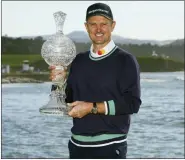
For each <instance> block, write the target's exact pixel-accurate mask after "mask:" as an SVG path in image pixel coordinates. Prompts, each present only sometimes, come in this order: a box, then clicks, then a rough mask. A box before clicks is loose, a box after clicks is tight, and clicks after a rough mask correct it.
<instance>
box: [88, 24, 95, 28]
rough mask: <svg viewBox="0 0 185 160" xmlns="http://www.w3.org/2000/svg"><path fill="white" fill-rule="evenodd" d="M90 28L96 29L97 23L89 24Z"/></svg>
mask: <svg viewBox="0 0 185 160" xmlns="http://www.w3.org/2000/svg"><path fill="white" fill-rule="evenodd" d="M88 24H89V26H90V27H95V26H96V23H88Z"/></svg>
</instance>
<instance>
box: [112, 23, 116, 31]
mask: <svg viewBox="0 0 185 160" xmlns="http://www.w3.org/2000/svg"><path fill="white" fill-rule="evenodd" d="M115 26H116V21H113V22H112V31H113V30H114V28H115Z"/></svg>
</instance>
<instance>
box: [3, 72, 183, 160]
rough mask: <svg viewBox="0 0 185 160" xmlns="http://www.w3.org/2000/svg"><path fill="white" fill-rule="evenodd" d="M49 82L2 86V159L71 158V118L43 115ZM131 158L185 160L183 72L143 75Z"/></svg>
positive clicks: (134, 117)
mask: <svg viewBox="0 0 185 160" xmlns="http://www.w3.org/2000/svg"><path fill="white" fill-rule="evenodd" d="M50 87H51V82H45V83H24V84H19V83H15V84H2V88H1V90H2V92H1V93H2V110H1V113H2V119H1V123H2V127H1V132H2V146H1V150H2V153H1V157H2V158H16V159H18V158H25V159H31V158H43V159H45V158H60V159H61V158H68V148H67V145H68V139H69V138H70V135H71V132H70V129H71V127H72V118H70V117H67V118H64V117H61V116H54V115H43V114H40V113H39V108H40V107H42V106H43V105H45V104H46V103H47V102H48V100H49V94H50ZM141 99H142V105H141V107H140V110H139V112H138V113H137V114H133V115H132V116H131V126H130V130H129V134H128V138H127V139H128V141H127V143H128V152H127V158H184V72H156V73H149V72H148V73H141Z"/></svg>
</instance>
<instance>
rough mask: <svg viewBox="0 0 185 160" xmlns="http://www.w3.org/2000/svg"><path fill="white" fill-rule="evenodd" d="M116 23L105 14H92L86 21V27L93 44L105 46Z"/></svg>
mask: <svg viewBox="0 0 185 160" xmlns="http://www.w3.org/2000/svg"><path fill="white" fill-rule="evenodd" d="M115 24H116V22H115V21H111V20H109V19H107V18H105V17H103V16H92V17H90V18H89V19H88V20H87V22H86V23H85V27H86V30H87V32H88V33H89V37H90V39H91V40H92V42H93V44H96V45H103V46H105V45H106V44H108V43H109V42H110V40H111V32H112V31H113V30H114V27H115Z"/></svg>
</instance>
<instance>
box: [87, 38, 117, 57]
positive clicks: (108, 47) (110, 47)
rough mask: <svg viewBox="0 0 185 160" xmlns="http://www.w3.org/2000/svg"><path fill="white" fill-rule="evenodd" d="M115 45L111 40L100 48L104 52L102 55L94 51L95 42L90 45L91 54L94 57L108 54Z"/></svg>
mask: <svg viewBox="0 0 185 160" xmlns="http://www.w3.org/2000/svg"><path fill="white" fill-rule="evenodd" d="M114 47H115V43H114V41H113V40H111V41H110V42H109V43H108V44H107V45H106V46H105V47H104V48H102V49H100V52H104V53H103V54H102V55H99V54H98V53H95V52H93V44H92V45H91V47H90V54H91V56H92V57H101V56H104V55H106V54H108V53H109V52H110V51H111V50H112V49H113V48H114Z"/></svg>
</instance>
